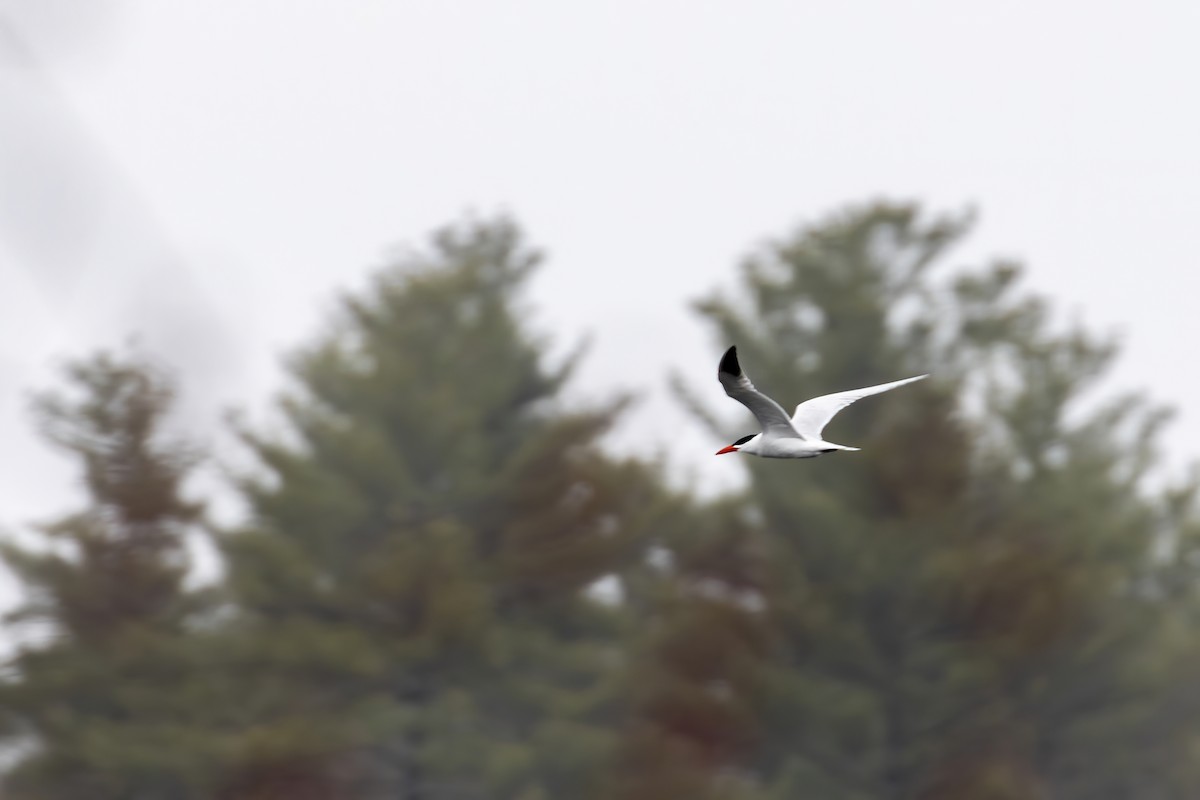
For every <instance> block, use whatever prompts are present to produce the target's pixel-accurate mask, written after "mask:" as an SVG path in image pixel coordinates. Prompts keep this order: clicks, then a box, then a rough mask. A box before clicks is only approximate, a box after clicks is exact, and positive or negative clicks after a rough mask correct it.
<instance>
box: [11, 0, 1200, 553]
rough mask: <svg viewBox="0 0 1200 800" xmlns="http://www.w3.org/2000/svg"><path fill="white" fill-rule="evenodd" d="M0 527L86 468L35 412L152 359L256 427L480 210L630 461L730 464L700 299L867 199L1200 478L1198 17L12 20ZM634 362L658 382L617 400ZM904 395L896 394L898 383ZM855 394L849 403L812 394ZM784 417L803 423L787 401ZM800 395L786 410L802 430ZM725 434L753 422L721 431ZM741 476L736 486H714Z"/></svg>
mask: <svg viewBox="0 0 1200 800" xmlns="http://www.w3.org/2000/svg"><path fill="white" fill-rule="evenodd" d="M0 14H2V18H0V19H2V21H4V23H5V27H0V444H2V446H0V495H2V497H0V526H2V527H4V528H5V529H8V530H12V529H13V528H15V527H17V526H18V525H19V524H21V523H23V522H25V521H27V520H29V519H31V518H37V517H44V516H45V515H47V514H50V513H55V512H58V511H60V510H61V509H62V504H63V496H64V488H63V487H64V486H66V485H69V482H70V480H71V475H72V472H71V469H70V466H69V465H68V464H67V463H66V462H64V461H63V460H62V459H61V458H60V457H59V456H57V455H55V454H53V453H51V452H50V451H48V450H47V449H46V448H45V447H44V446H43V445H42V444H41V443H40V442H39V441H38V440H37V439H36V438H35V437H34V435H33V433H32V431H31V429H30V424H29V418H28V415H27V413H26V403H25V399H24V392H25V391H26V390H28V389H29V388H31V387H34V386H44V385H46V383H47V382H48V381H49V379H50V372H49V370H48V364H49V363H50V359H51V358H52V357H56V356H63V355H67V354H78V353H81V352H86V351H88V350H90V349H91V348H93V347H94V346H96V345H98V344H102V343H114V342H119V341H120V340H122V339H123V338H124V337H126V336H127V335H128V334H130V333H132V332H139V333H141V335H142V337H143V340H144V341H145V344H146V346H147V348H148V349H150V350H153V351H156V352H161V353H163V354H165V355H166V356H167V357H168V358H169V359H171V360H172V361H174V362H175V363H176V364H178V365H179V366H180V367H181V368H182V369H183V371H184V377H185V385H184V388H185V391H186V392H187V395H188V398H189V406H188V411H187V415H186V418H187V419H188V420H189V425H190V426H191V427H192V429H193V431H194V432H195V433H196V434H197V435H198V436H200V437H201V438H204V439H206V440H210V439H211V437H212V436H213V435H214V432H215V431H217V430H219V428H220V425H219V422H218V419H217V412H218V409H220V408H222V407H225V406H228V405H232V404H237V405H243V406H248V407H250V408H252V409H254V410H256V411H259V412H261V410H262V409H264V408H265V407H266V401H265V398H266V397H267V395H268V394H269V392H270V391H271V390H272V389H273V388H274V387H276V386H277V384H278V380H279V377H280V372H279V368H278V357H279V355H280V354H281V353H282V352H284V351H285V350H286V349H288V348H290V347H291V346H293V345H295V344H297V343H299V342H302V341H303V340H305V339H306V338H307V337H309V336H310V335H311V334H312V333H313V331H314V330H315V329H316V326H317V325H318V324H319V322H320V320H321V319H322V315H323V314H324V313H325V312H326V311H327V310H328V308H329V307H330V305H331V297H332V293H333V292H334V290H336V289H339V288H348V287H354V286H357V285H361V283H362V280H363V277H364V276H365V275H366V274H367V273H368V272H369V271H370V270H371V269H373V268H374V267H377V266H378V265H380V264H381V263H383V262H384V261H385V260H386V257H387V253H388V251H389V250H390V249H391V248H393V247H394V246H395V245H398V244H404V243H413V242H418V241H419V240H420V239H422V238H423V237H424V236H425V234H426V233H427V232H428V231H429V230H430V229H431V228H433V227H435V226H438V225H441V224H443V223H445V222H448V221H453V220H456V219H458V218H460V217H461V215H462V214H463V212H464V211H468V210H476V211H478V212H481V213H484V214H487V213H491V212H494V211H497V210H506V211H509V212H511V213H512V214H513V215H514V216H515V217H516V218H517V219H518V220H519V221H521V222H522V223H523V224H524V226H525V227H526V228H527V230H528V231H529V232H530V234H531V235H532V238H533V240H534V241H535V242H536V243H537V244H539V245H542V246H543V247H544V248H545V249H546V250H547V251H548V255H549V262H548V264H547V266H546V268H545V269H544V270H543V272H542V273H541V274H540V276H539V278H538V279H537V281H536V284H535V287H534V292H533V295H534V296H533V300H534V303H535V307H536V310H537V314H536V317H535V320H534V322H535V324H536V326H538V327H540V328H542V329H546V330H550V331H553V332H554V333H555V334H556V335H557V336H558V341H559V343H560V345H562V347H563V349H564V350H565V349H566V348H567V346H569V345H570V344H571V342H572V341H573V340H574V339H575V338H576V337H578V336H579V335H581V334H584V333H589V332H590V333H593V334H595V347H594V350H593V353H592V355H591V357H590V358H589V359H588V361H587V362H586V365H585V367H584V368H583V370H582V372H581V374H580V380H579V381H578V383H577V385H576V388H575V391H576V392H577V393H579V394H581V395H586V396H603V395H605V394H606V393H608V392H610V391H612V390H614V389H617V388H633V389H637V390H639V391H642V392H644V393H645V394H646V395H647V396H648V400H647V402H645V403H643V404H642V405H641V406H640V407H639V408H638V409H637V411H636V412H635V413H634V414H632V415H631V416H630V418H629V419H628V420H627V423H626V424H625V426H624V427H623V428H622V430H621V432H620V434H619V435H618V437H617V442H618V444H620V445H627V446H630V447H633V448H642V449H645V450H646V451H649V450H650V449H652V447H653V446H652V445H648V444H646V442H647V441H659V440H664V439H667V438H671V437H673V436H675V437H677V438H675V440H674V441H673V443H672V445H671V452H672V456H673V458H674V459H675V461H676V462H677V463H678V464H679V465H680V467H681V468H684V469H686V468H688V467H689V465H692V464H695V465H697V468H698V469H702V470H705V474H706V475H708V476H709V477H710V478H711V476H712V474H713V473H712V472H711V471H712V470H718V469H724V470H728V471H734V470H737V469H738V467H737V465H736V464H734V463H730V462H718V461H716V460H714V459H713V458H712V453H713V452H714V450H715V446H719V445H720V444H724V443H723V442H720V443H718V442H713V441H710V440H709V437H707V436H706V435H705V434H703V433H701V432H699V431H697V430H696V429H694V428H693V427H690V426H689V425H688V424H687V423H686V421H685V420H684V419H683V418H682V416H681V415H680V414H679V412H678V410H677V409H676V407H675V406H674V405H673V404H672V403H671V401H670V400H669V399H668V395H667V393H666V391H665V388H664V386H663V385H662V383H661V382H660V376H662V375H663V374H664V373H665V372H666V371H667V369H669V368H673V369H676V370H679V371H681V372H683V373H685V374H688V375H691V376H692V377H693V378H694V380H695V381H696V382H697V383H700V384H701V385H704V384H705V383H706V382H708V383H711V385H712V386H713V389H714V392H713V399H714V404H715V405H718V407H719V405H720V402H721V401H722V399H723V398H722V397H721V396H720V395H719V393H718V389H717V386H716V383H715V381H713V378H712V373H713V368H714V363H715V362H714V356H715V354H716V352H717V349H716V346H717V343H715V342H713V341H710V340H709V338H708V334H707V332H706V331H705V330H704V329H703V328H702V327H701V326H700V325H699V324H698V323H697V321H696V320H695V319H694V317H693V316H692V315H691V314H690V313H689V311H688V310H687V303H688V301H689V300H690V299H692V298H695V297H697V296H698V295H702V294H705V293H707V292H709V291H710V290H711V289H712V288H714V287H716V286H719V285H730V284H731V283H732V280H733V269H732V267H733V266H734V264H735V263H736V261H737V260H738V259H739V258H740V257H741V256H742V255H744V254H745V253H746V252H747V251H749V250H750V249H751V248H752V247H753V246H754V245H755V244H756V243H758V242H760V241H762V240H763V238H764V237H767V236H774V235H778V234H782V233H783V232H785V231H786V230H787V229H788V228H789V226H791V225H793V224H794V223H797V222H800V221H803V220H810V219H812V218H814V217H817V216H820V215H824V214H825V213H827V212H829V211H831V210H834V209H835V208H837V207H839V206H841V205H843V204H845V203H848V202H858V201H863V200H867V199H870V198H873V197H876V196H880V195H883V196H888V197H892V198H896V199H908V198H913V199H918V200H921V201H923V202H924V203H925V204H926V205H927V206H928V207H929V208H930V209H933V210H951V211H952V210H958V209H960V208H962V207H963V206H965V205H967V204H972V205H974V206H976V207H977V208H978V209H979V211H980V212H981V215H982V216H981V221H980V225H979V227H978V229H977V231H976V233H975V235H974V236H973V237H972V238H971V240H970V243H969V244H968V246H966V247H965V248H963V250H961V251H960V252H959V253H957V254H956V259H957V260H958V261H960V262H963V263H967V262H979V261H982V260H983V259H985V258H986V257H990V256H995V255H1006V256H1014V257H1017V258H1020V259H1022V260H1023V261H1025V262H1026V263H1027V264H1028V265H1029V268H1030V273H1029V274H1030V278H1031V281H1030V282H1031V284H1032V285H1033V286H1034V287H1036V288H1038V289H1040V290H1042V291H1045V292H1047V293H1049V294H1051V295H1052V296H1053V297H1055V298H1056V299H1057V300H1058V302H1059V307H1060V309H1062V310H1063V311H1064V312H1065V313H1067V314H1077V315H1079V316H1082V318H1083V319H1084V320H1085V321H1086V322H1088V323H1089V324H1091V325H1092V326H1094V327H1097V328H1100V329H1111V328H1116V329H1119V330H1120V331H1122V332H1123V333H1124V334H1125V341H1126V349H1125V354H1124V358H1123V359H1122V361H1121V365H1120V368H1119V370H1118V372H1117V374H1116V376H1115V378H1114V380H1113V381H1112V382H1110V386H1112V387H1114V388H1115V387H1121V388H1146V389H1149V390H1151V392H1152V393H1153V395H1154V396H1155V397H1157V398H1158V399H1160V400H1163V401H1166V402H1168V403H1171V404H1173V405H1175V406H1177V407H1178V408H1179V409H1180V411H1181V418H1180V420H1179V422H1178V423H1177V424H1176V425H1175V426H1174V427H1173V428H1172V429H1171V440H1172V442H1171V447H1172V455H1173V457H1174V458H1175V459H1176V460H1177V462H1182V461H1183V460H1184V459H1187V458H1190V457H1191V456H1192V455H1194V454H1197V453H1200V399H1198V398H1200V370H1198V369H1197V368H1195V367H1193V366H1191V365H1190V364H1189V363H1188V359H1189V351H1190V350H1191V349H1192V342H1193V340H1194V339H1195V338H1197V337H1198V336H1200V322H1198V320H1197V312H1196V309H1195V306H1196V298H1197V296H1200V272H1198V270H1197V266H1198V265H1197V263H1196V256H1195V253H1196V252H1197V251H1198V250H1200V225H1197V217H1198V216H1200V148H1198V147H1197V144H1196V143H1197V142H1200V106H1198V101H1197V97H1198V94H1197V91H1196V79H1197V76H1200V48H1197V47H1196V46H1195V42H1196V41H1197V39H1198V38H1200V5H1198V4H1196V3H1194V2H1190V1H1188V0H1179V1H1178V2H1161V1H1160V2H1153V1H1151V2H1140V3H1137V4H1133V3H1105V2H1096V0H1089V1H1088V2H1080V1H1071V2H1057V3H1047V2H1044V1H1042V2H1033V1H1031V0H1020V1H1018V2H1013V1H1011V0H1009V1H1008V2H976V3H963V2H961V0H936V1H933V2H918V3H895V2H887V1H886V0H874V1H870V2H868V1H866V0H863V1H862V2H828V1H827V2H820V3H814V2H797V0H777V1H764V2H695V1H693V2H687V3H685V2H665V1H663V0H644V1H643V2H638V3H611V2H610V3H563V2H552V1H551V0H544V1H540V2H534V1H525V2H502V3H497V2H484V1H483V0H462V1H461V2H442V3H417V2H383V1H382V0H375V1H368V0H359V1H358V2H339V3H335V2H332V0H323V1H318V0H273V1H271V2H268V1H267V0H242V1H241V2H236V3H235V2H224V3H213V2H211V0H205V1H203V2H201V1H200V0H171V2H153V1H152V0H140V1H138V2H135V1H134V0H126V1H124V2H121V1H114V2H107V3H103V2H99V0H88V2H83V0H0ZM630 352H634V353H637V355H638V357H639V358H641V359H642V360H643V361H644V362H645V364H646V375H647V376H650V377H651V378H653V381H654V382H653V383H650V384H646V385H637V382H636V381H635V380H634V379H631V377H630V376H628V375H627V374H623V371H622V369H621V368H622V366H623V365H624V364H627V363H628V354H629V353H630ZM896 377H900V376H899V375H897V376H896ZM819 388H822V389H824V388H836V387H819ZM784 399H787V398H784ZM799 399H800V398H791V399H789V400H790V401H791V402H794V401H796V400H799ZM728 411H729V413H730V416H731V418H736V417H734V415H735V414H737V413H739V412H740V411H741V409H737V408H729V409H728ZM715 479H716V480H719V479H720V478H719V476H718V477H717V478H715Z"/></svg>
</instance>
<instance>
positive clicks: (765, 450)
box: [717, 347, 929, 458]
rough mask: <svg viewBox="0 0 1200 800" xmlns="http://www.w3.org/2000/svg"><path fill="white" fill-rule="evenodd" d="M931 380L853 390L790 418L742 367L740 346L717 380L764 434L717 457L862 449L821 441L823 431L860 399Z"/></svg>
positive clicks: (804, 406)
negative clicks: (760, 389)
mask: <svg viewBox="0 0 1200 800" xmlns="http://www.w3.org/2000/svg"><path fill="white" fill-rule="evenodd" d="M928 377H929V376H928V375H918V376H917V377H915V378H905V379H904V380H901V381H892V382H891V383H881V384H879V385H878V386H868V387H867V388H865V389H851V390H849V391H847V392H837V393H836V394H827V395H822V396H821V397H814V398H813V399H812V400H805V401H804V402H803V403H801V404H800V405H798V406H796V413H795V414H793V415H792V417H791V418H790V419H789V418H788V415H787V413H786V412H785V411H784V410H783V408H782V407H780V405H779V403H776V402H775V401H774V400H772V399H771V398H769V397H767V396H766V395H765V394H763V393H762V392H760V391H759V390H758V389H755V388H754V384H753V383H751V382H750V379H749V378H747V377H746V373H744V372H742V367H741V365H740V364H738V358H737V347H731V348H729V349H728V350H726V351H725V355H724V356H722V357H721V364H720V366H718V367H717V380H719V381H720V382H721V385H722V386H724V387H725V394H727V395H729V396H730V397H732V398H733V399H734V400H737V401H738V402H739V403H741V404H742V405H744V406H745V407H746V408H748V409H750V411H751V413H753V414H754V416H755V417H757V418H758V424H760V425H762V429H763V432H762V433H756V434H752V435H750V436H743V437H742V438H741V439H738V440H737V441H736V442H734V443H733V444H731V445H729V446H728V447H722V448H721V449H720V450H718V451H717V455H721V454H723V453H746V454H748V455H753V456H762V457H763V458H816V457H817V456H821V455H825V454H826V453H833V452H836V451H838V450H858V448H857V447H846V446H845V445H842V444H834V443H833V442H827V441H825V440H824V439H822V438H821V431H822V430H824V429H825V426H826V425H828V424H829V420H831V419H833V417H834V415H836V414H837V413H838V412H839V411H841V410H842V409H843V408H845V407H846V406H848V405H850V404H851V403H853V402H854V401H856V400H861V399H862V398H864V397H870V396H871V395H873V394H880V393H882V392H887V391H890V390H892V389H895V388H896V387H898V386H903V385H904V384H906V383H912V382H914V381H919V380H921V379H922V378H928Z"/></svg>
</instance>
